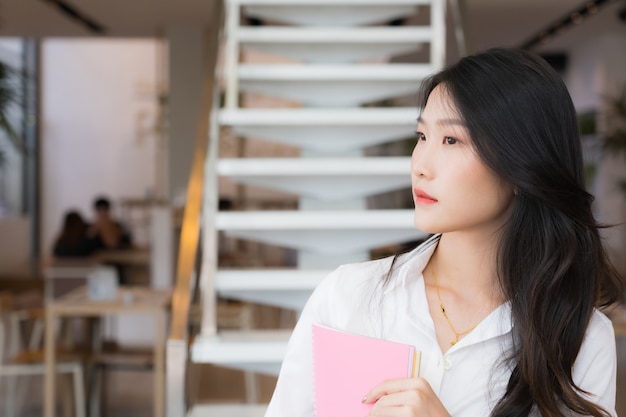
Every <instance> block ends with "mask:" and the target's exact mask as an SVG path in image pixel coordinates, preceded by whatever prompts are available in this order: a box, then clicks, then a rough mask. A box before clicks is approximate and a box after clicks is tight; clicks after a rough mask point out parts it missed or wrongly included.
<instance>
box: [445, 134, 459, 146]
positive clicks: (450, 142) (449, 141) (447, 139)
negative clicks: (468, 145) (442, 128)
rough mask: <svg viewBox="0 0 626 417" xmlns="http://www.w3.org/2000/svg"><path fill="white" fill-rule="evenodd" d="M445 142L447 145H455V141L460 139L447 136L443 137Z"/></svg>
mask: <svg viewBox="0 0 626 417" xmlns="http://www.w3.org/2000/svg"><path fill="white" fill-rule="evenodd" d="M443 142H444V143H445V144H446V145H454V144H455V143H457V142H458V140H457V139H456V138H453V137H452V136H446V137H444V138H443Z"/></svg>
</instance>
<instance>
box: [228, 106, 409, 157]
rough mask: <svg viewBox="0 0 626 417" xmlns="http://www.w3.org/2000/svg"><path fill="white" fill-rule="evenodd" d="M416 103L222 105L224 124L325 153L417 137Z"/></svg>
mask: <svg viewBox="0 0 626 417" xmlns="http://www.w3.org/2000/svg"><path fill="white" fill-rule="evenodd" d="M417 115H418V111H417V109H416V108H415V107H388V108H343V109H307V108H296V109H222V110H221V111H220V114H219V122H220V124H221V125H225V126H232V127H233V129H234V130H235V132H236V133H237V134H239V135H243V136H250V137H258V138H263V139H267V140H272V141H275V142H280V143H284V144H288V145H293V146H299V147H302V148H305V149H310V150H315V151H318V152H325V153H330V152H333V153H339V152H349V151H353V150H356V149H361V148H363V147H366V146H372V145H377V144H381V143H385V142H389V141H393V140H398V139H403V138H408V137H414V132H415V128H416V126H417V121H416V120H417Z"/></svg>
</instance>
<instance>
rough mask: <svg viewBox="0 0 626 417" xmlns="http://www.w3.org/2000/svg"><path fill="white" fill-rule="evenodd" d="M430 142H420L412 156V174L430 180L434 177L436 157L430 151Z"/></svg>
mask: <svg viewBox="0 0 626 417" xmlns="http://www.w3.org/2000/svg"><path fill="white" fill-rule="evenodd" d="M429 148H430V147H429V146H428V142H418V143H417V144H416V145H415V148H413V154H412V155H411V172H412V173H413V175H414V176H416V177H425V178H430V177H432V175H433V169H432V168H433V162H434V159H435V155H434V154H433V152H432V151H431V150H430V149H429Z"/></svg>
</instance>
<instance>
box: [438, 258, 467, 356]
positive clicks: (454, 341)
mask: <svg viewBox="0 0 626 417" xmlns="http://www.w3.org/2000/svg"><path fill="white" fill-rule="evenodd" d="M430 272H431V273H432V275H433V282H434V283H435V291H437V298H438V299H439V308H440V309H441V314H443V318H445V319H446V322H447V323H448V326H449V327H450V330H452V333H454V340H453V341H452V342H450V346H454V345H456V344H457V343H458V342H459V337H461V336H463V335H465V334H468V333H469V332H471V331H472V330H474V329H475V328H476V326H478V325H477V324H475V325H473V326H472V327H470V328H469V329H467V330H465V331H464V332H457V331H456V329H455V328H454V326H453V325H452V322H451V321H450V319H449V318H448V314H447V313H446V308H445V307H444V306H443V302H442V301H441V295H440V294H439V285H437V275H436V274H435V268H433V267H432V266H431V267H430Z"/></svg>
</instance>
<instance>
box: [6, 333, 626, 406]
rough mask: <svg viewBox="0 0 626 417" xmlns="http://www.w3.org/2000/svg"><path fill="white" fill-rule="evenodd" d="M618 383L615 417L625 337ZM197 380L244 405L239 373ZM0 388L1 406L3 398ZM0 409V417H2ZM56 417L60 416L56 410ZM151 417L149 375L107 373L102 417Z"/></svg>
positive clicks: (209, 391)
mask: <svg viewBox="0 0 626 417" xmlns="http://www.w3.org/2000/svg"><path fill="white" fill-rule="evenodd" d="M617 347H618V383H617V414H618V415H621V416H626V337H620V338H618V340H617ZM197 371H199V372H200V376H199V378H198V379H197V381H198V383H197V386H196V387H193V388H192V391H190V395H191V397H192V400H193V401H198V402H213V401H219V400H221V399H227V400H231V401H235V402H243V401H244V396H243V392H244V380H243V376H242V374H241V373H240V372H238V371H231V370H227V369H223V368H216V367H213V366H209V365H203V366H201V368H198V369H197ZM257 381H258V384H259V399H260V400H261V401H268V400H269V398H270V396H271V391H272V387H273V383H274V379H273V378H267V377H262V376H261V377H257ZM1 388H2V386H1V384H0V404H2V402H3V401H2V398H3V397H2V396H3V395H6V394H5V392H4V390H2V389H1ZM41 398H42V391H41V381H40V380H39V381H37V380H32V381H31V385H30V386H29V390H28V399H27V405H26V407H25V410H24V412H23V413H22V414H21V416H20V417H39V416H40V415H41V400H40V399H41ZM3 413H4V410H2V407H0V417H2V416H4V414H3ZM59 413H60V414H59V415H62V413H61V408H60V407H59ZM113 416H115V417H152V374H151V373H150V372H137V371H132V372H131V371H110V373H109V376H108V378H107V381H106V388H105V393H104V409H103V413H102V417H113Z"/></svg>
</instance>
